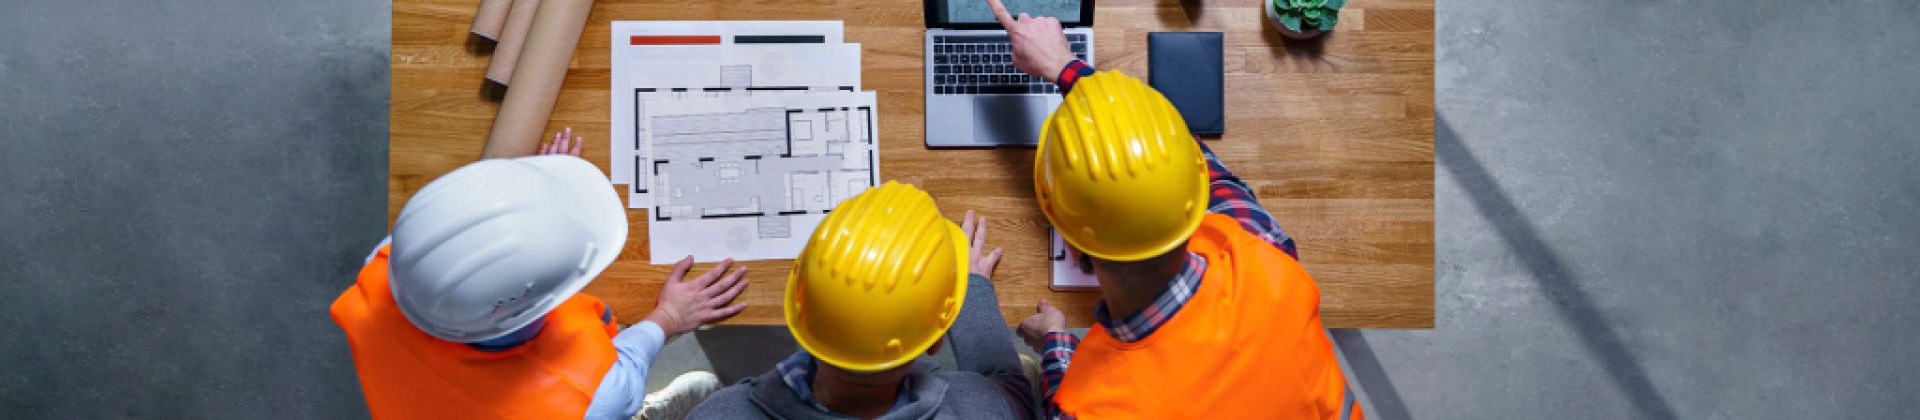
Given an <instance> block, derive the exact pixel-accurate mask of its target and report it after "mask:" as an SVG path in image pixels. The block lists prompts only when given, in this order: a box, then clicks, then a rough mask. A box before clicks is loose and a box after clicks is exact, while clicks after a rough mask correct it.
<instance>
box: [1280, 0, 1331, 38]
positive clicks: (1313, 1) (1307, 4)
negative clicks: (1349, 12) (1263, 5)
mask: <svg viewBox="0 0 1920 420" xmlns="http://www.w3.org/2000/svg"><path fill="white" fill-rule="evenodd" d="M1268 2H1269V5H1270V6H1269V7H1272V8H1273V12H1274V14H1275V15H1278V16H1280V24H1281V25H1286V27H1287V29H1288V30H1291V31H1295V32H1299V31H1307V30H1313V29H1319V30H1323V31H1326V30H1332V29H1333V24H1334V23H1336V22H1339V21H1340V6H1345V5H1346V4H1347V0H1268Z"/></svg>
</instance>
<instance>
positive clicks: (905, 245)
mask: <svg viewBox="0 0 1920 420" xmlns="http://www.w3.org/2000/svg"><path fill="white" fill-rule="evenodd" d="M966 294H967V246H966V235H965V234H963V233H961V232H960V227H959V226H956V225H954V224H953V221H950V220H947V218H945V217H942V216H941V215H940V210H939V209H938V208H936V207H934V204H933V196H930V195H927V192H926V191H921V190H920V189H919V188H914V187H913V186H912V185H907V184H901V183H897V182H893V181H887V183H886V184H884V185H881V186H879V187H877V188H873V189H869V190H867V191H866V192H863V193H861V194H860V195H858V196H854V197H853V198H849V199H847V200H846V201H843V202H841V203H840V205H839V206H836V207H834V209H833V212H832V213H829V214H828V215H827V218H826V220H824V221H821V222H820V227H818V228H816V229H814V231H813V237H812V238H809V239H808V240H807V246H806V248H805V249H802V250H801V251H800V256H799V257H798V258H795V259H794V261H793V272H792V274H790V275H788V277H787V293H786V316H787V329H788V330H789V331H792V332H793V338H794V339H795V340H797V341H799V342H800V347H802V348H805V349H807V352H808V353H812V354H813V356H814V357H816V358H819V359H820V360H821V361H824V362H827V363H828V364H832V365H834V366H838V367H840V368H842V369H847V370H852V371H861V372H877V371H882V370H887V369H891V368H893V367H895V366H900V365H901V364H905V363H907V362H909V361H912V360H913V359H914V357H915V356H918V355H919V354H920V353H923V352H926V351H927V348H928V347H932V346H933V343H935V342H938V341H940V337H941V336H942V335H944V334H946V331H947V327H950V326H952V325H953V320H954V318H955V317H957V316H958V315H959V314H960V304H961V302H962V300H964V298H965V297H966Z"/></svg>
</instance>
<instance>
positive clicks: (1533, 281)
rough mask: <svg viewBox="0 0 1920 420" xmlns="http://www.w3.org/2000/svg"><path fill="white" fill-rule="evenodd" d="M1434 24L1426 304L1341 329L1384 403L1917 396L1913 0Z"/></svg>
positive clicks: (1891, 413)
mask: <svg viewBox="0 0 1920 420" xmlns="http://www.w3.org/2000/svg"><path fill="white" fill-rule="evenodd" d="M1437 32H1438V34H1437V37H1438V40H1437V41H1438V44H1439V47H1438V51H1437V62H1438V63H1437V69H1436V73H1437V74H1436V76H1437V83H1436V84H1437V86H1436V90H1437V92H1436V94H1437V96H1438V100H1437V102H1438V104H1437V106H1438V114H1439V116H1438V118H1439V121H1438V122H1437V123H1436V127H1435V129H1436V131H1437V135H1436V138H1435V149H1436V150H1435V155H1436V158H1437V159H1438V160H1439V165H1438V168H1437V169H1436V171H1435V174H1434V176H1435V178H1436V180H1435V185H1436V186H1435V198H1436V201H1437V203H1436V209H1435V212H1436V214H1435V218H1436V221H1437V226H1436V231H1435V241H1436V242H1437V243H1438V246H1437V249H1436V251H1437V259H1438V267H1436V272H1437V275H1438V279H1437V281H1436V283H1437V286H1436V290H1435V292H1436V295H1435V297H1436V298H1437V299H1436V301H1437V306H1438V308H1437V310H1438V313H1437V315H1438V319H1437V328H1435V329H1433V330H1428V331H1366V332H1360V333H1355V332H1346V331H1343V332H1341V333H1339V334H1338V335H1337V337H1338V339H1339V341H1340V345H1341V347H1342V350H1343V351H1344V352H1345V353H1346V355H1347V356H1348V359H1349V362H1350V363H1351V364H1352V365H1353V366H1352V367H1353V369H1354V370H1356V371H1359V372H1360V373H1361V374H1360V375H1359V376H1360V379H1361V383H1362V385H1363V388H1365V391H1366V393H1367V394H1368V395H1369V396H1370V398H1371V402H1372V406H1373V407H1375V412H1376V413H1379V414H1382V415H1384V418H1408V417H1411V418H1449V419H1453V418H1459V419H1492V418H1502V419H1505V418H1535V419H1537V418H1651V419H1668V418H1685V419H1704V418H1732V419H1759V418H1782V419H1800V418H1910V417H1912V415H1913V414H1912V413H1915V412H1920V399H1917V398H1914V396H1915V395H1920V381H1916V378H1920V362H1916V361H1915V358H1914V355H1915V354H1916V351H1915V349H1920V336H1917V335H1915V334H1913V332H1914V325H1916V324H1917V323H1920V306H1917V305H1915V303H1916V302H1920V258H1916V255H1920V211H1917V210H1916V208H1920V134H1916V133H1920V79H1916V78H1915V75H1916V74H1920V2H1914V1H1910V0H1878V1H1854V2H1796V1H1724V0H1716V1H1685V2H1680V1H1646V0H1634V1H1613V2H1494V1H1443V2H1440V4H1439V14H1438V28H1437ZM1282 219H1283V220H1282V222H1283V223H1284V217H1282Z"/></svg>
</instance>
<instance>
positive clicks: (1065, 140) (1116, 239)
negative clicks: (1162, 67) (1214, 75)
mask: <svg viewBox="0 0 1920 420" xmlns="http://www.w3.org/2000/svg"><path fill="white" fill-rule="evenodd" d="M1036 153H1038V155H1039V157H1038V158H1037V159H1034V162H1033V187H1034V188H1033V189H1034V193H1035V194H1036V195H1038V196H1039V199H1040V212H1042V213H1045V214H1046V215H1047V221H1049V222H1052V223H1053V227H1054V229H1056V230H1058V231H1059V232H1060V236H1061V238H1063V239H1066V241H1067V242H1068V243H1071V244H1073V246H1074V247H1075V248H1078V249H1080V250H1081V251H1083V252H1086V253H1087V254H1088V255H1092V256H1094V257H1098V258H1100V259H1104V260H1109V261H1139V260H1144V259H1148V258H1153V257H1155V256H1159V255H1161V254H1165V253H1166V252H1168V251H1171V250H1173V248H1174V247H1176V246H1179V245H1180V244H1181V243H1183V242H1185V241H1186V240H1187V237H1188V236H1190V235H1192V234H1193V231H1194V230H1195V229H1198V228H1199V227H1200V218H1201V217H1202V216H1205V215H1206V212H1207V162H1206V157H1205V156H1203V155H1202V154H1201V152H1200V146H1199V144H1198V143H1195V141H1194V138H1193V135H1192V134H1191V133H1189V132H1188V131H1187V123H1186V121H1184V120H1181V119H1180V113H1179V112H1178V111H1176V110H1175V109H1174V108H1173V104H1172V103H1170V102H1167V98H1166V97H1164V96H1161V95H1160V92H1158V91H1155V90H1153V88H1151V87H1148V86H1147V84H1145V83H1140V80H1139V79H1134V78H1132V77H1128V76H1127V75H1126V74H1124V73H1121V72H1118V71H1103V72H1100V73H1097V74H1094V75H1092V76H1087V77H1083V78H1081V79H1080V81H1078V82H1075V83H1074V85H1073V92H1071V93H1069V94H1067V97H1066V101H1065V102H1063V103H1061V104H1060V107H1059V108H1057V109H1055V110H1054V111H1053V115H1052V116H1049V117H1047V123H1046V126H1044V127H1043V128H1042V129H1041V132H1040V148H1039V150H1038V151H1037V152H1036Z"/></svg>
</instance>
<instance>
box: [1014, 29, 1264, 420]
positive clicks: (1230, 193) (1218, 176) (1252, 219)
mask: <svg viewBox="0 0 1920 420" xmlns="http://www.w3.org/2000/svg"><path fill="white" fill-rule="evenodd" d="M1093 73H1094V69H1093V66H1090V65H1088V64H1087V63H1085V62H1082V61H1079V60H1074V61H1073V62H1071V63H1068V64H1067V67H1066V69H1063V70H1061V74H1060V78H1059V80H1060V82H1059V83H1060V92H1061V93H1062V94H1065V93H1067V92H1071V91H1072V90H1073V83H1074V82H1076V81H1079V80H1080V78H1082V77H1087V76H1091V75H1093ZM1194 142H1196V143H1199V144H1200V152H1201V153H1202V154H1204V155H1206V158H1207V177H1208V179H1210V180H1211V184H1212V186H1211V191H1210V193H1209V195H1208V198H1207V212H1209V213H1218V214H1224V215H1227V216H1230V217H1233V219H1234V220H1238V221H1239V222H1240V227H1242V228H1245V229H1246V230H1247V232H1249V233H1252V234H1254V235H1256V236H1259V237H1260V238H1261V239H1265V240H1266V241H1267V243H1270V244H1273V246H1274V247H1276V248H1280V250H1281V251H1283V252H1286V253H1287V255H1288V256H1292V257H1294V258H1299V257H1300V256H1299V255H1298V254H1297V252H1296V250H1295V249H1294V245H1293V238H1292V237H1290V236H1287V232H1286V231H1284V230H1281V229H1280V223H1278V222H1275V221H1274V220H1273V214H1272V213H1269V212H1267V208H1266V207H1262V206H1261V205H1260V201H1259V199H1258V198H1257V197H1254V195H1253V189H1252V188H1251V187H1248V186H1247V182H1246V181H1245V180H1241V179H1240V177H1239V176H1236V175H1234V174H1233V171H1229V170H1227V167H1226V166H1225V165H1221V164H1220V157H1219V156H1215V155H1214V154H1213V149H1212V148H1209V147H1207V144H1206V143H1204V142H1200V140H1199V139H1198V138H1195V139H1194ZM1206 271H1207V259H1206V258H1202V257H1200V256H1199V255H1195V254H1193V253H1191V252H1189V253H1187V263H1186V265H1184V266H1183V267H1181V269H1180V274H1179V275H1176V276H1174V278H1173V281H1172V282H1171V283H1170V284H1168V285H1167V290H1166V291H1163V292H1160V296H1159V297H1156V298H1154V300H1153V303H1152V304H1149V305H1147V306H1146V307H1144V308H1140V311H1139V312H1135V313H1132V314H1127V315H1126V316H1124V317H1121V318H1119V319H1114V318H1113V316H1112V314H1110V313H1108V312H1107V303H1106V302H1105V301H1101V302H1100V304H1099V305H1097V306H1095V307H1094V309H1093V317H1094V320H1095V321H1096V322H1099V323H1100V326H1101V327H1102V328H1105V329H1106V330H1107V333H1108V334H1109V335H1111V336H1113V338H1114V339H1116V340H1120V341H1121V342H1126V343H1132V342H1136V341H1140V340H1143V339H1146V338H1147V336H1148V335H1152V334H1153V331H1154V330H1157V329H1159V328H1160V326H1162V325H1166V323H1167V320H1169V319H1173V315H1174V314H1176V313H1179V312H1180V307H1181V306H1184V305H1186V303H1187V300H1188V299H1190V298H1192V297H1193V294H1194V292H1196V291H1198V290H1200V282H1201V280H1202V277H1204V276H1203V275H1202V274H1203V273H1206ZM1045 341H1046V342H1045V344H1043V345H1042V346H1041V349H1042V350H1043V351H1042V352H1041V354H1040V358H1041V362H1040V366H1041V376H1042V381H1043V382H1044V383H1045V384H1046V398H1047V416H1048V417H1050V418H1055V419H1066V418H1072V416H1071V415H1067V414H1065V413H1061V412H1060V406H1059V405H1056V404H1054V402H1053V401H1054V400H1053V395H1054V393H1055V392H1057V391H1059V390H1060V382H1061V381H1063V380H1065V379H1066V377H1067V366H1068V365H1070V364H1071V362H1072V360H1073V350H1074V349H1075V348H1078V347H1080V339H1079V338H1077V337H1074V336H1073V334H1069V333H1065V332H1056V333H1048V334H1047V336H1046V339H1045Z"/></svg>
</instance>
